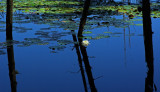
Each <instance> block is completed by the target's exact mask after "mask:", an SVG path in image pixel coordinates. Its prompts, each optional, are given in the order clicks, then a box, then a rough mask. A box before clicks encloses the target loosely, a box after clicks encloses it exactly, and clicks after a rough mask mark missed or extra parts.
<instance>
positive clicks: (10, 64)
mask: <svg viewBox="0 0 160 92" xmlns="http://www.w3.org/2000/svg"><path fill="white" fill-rule="evenodd" d="M12 17H13V0H7V14H6V41H7V45H8V46H7V55H8V67H9V77H10V82H11V92H17V81H16V70H15V61H14V51H13V41H12V40H13V37H12Z"/></svg>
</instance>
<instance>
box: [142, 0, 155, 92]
mask: <svg viewBox="0 0 160 92" xmlns="http://www.w3.org/2000/svg"><path fill="white" fill-rule="evenodd" d="M142 7H143V11H142V13H143V34H144V46H145V60H146V63H147V67H148V71H147V77H146V79H145V92H153V89H154V87H153V85H154V64H153V63H154V61H153V45H152V26H151V17H150V0H145V1H144V0H143V6H142ZM155 91H156V86H155Z"/></svg>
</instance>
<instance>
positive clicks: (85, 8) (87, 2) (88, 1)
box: [78, 0, 91, 36]
mask: <svg viewBox="0 0 160 92" xmlns="http://www.w3.org/2000/svg"><path fill="white" fill-rule="evenodd" d="M90 2H91V0H86V1H85V3H84V7H83V13H82V17H81V21H80V25H79V30H78V36H82V33H83V29H84V25H85V23H86V19H87V15H88V10H89V6H90Z"/></svg>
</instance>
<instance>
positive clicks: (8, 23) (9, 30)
mask: <svg viewBox="0 0 160 92" xmlns="http://www.w3.org/2000/svg"><path fill="white" fill-rule="evenodd" d="M12 16H13V0H7V15H6V39H7V40H11V39H13V37H12Z"/></svg>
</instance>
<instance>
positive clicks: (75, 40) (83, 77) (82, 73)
mask: <svg viewBox="0 0 160 92" xmlns="http://www.w3.org/2000/svg"><path fill="white" fill-rule="evenodd" d="M71 32H74V30H72V31H71ZM72 37H73V41H74V43H75V44H74V46H75V48H76V53H77V56H78V63H79V67H80V71H81V75H82V80H83V85H84V89H85V92H88V89H87V83H86V78H85V73H84V69H83V64H82V57H81V53H80V50H79V46H78V44H76V43H78V41H77V37H76V35H75V34H72Z"/></svg>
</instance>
